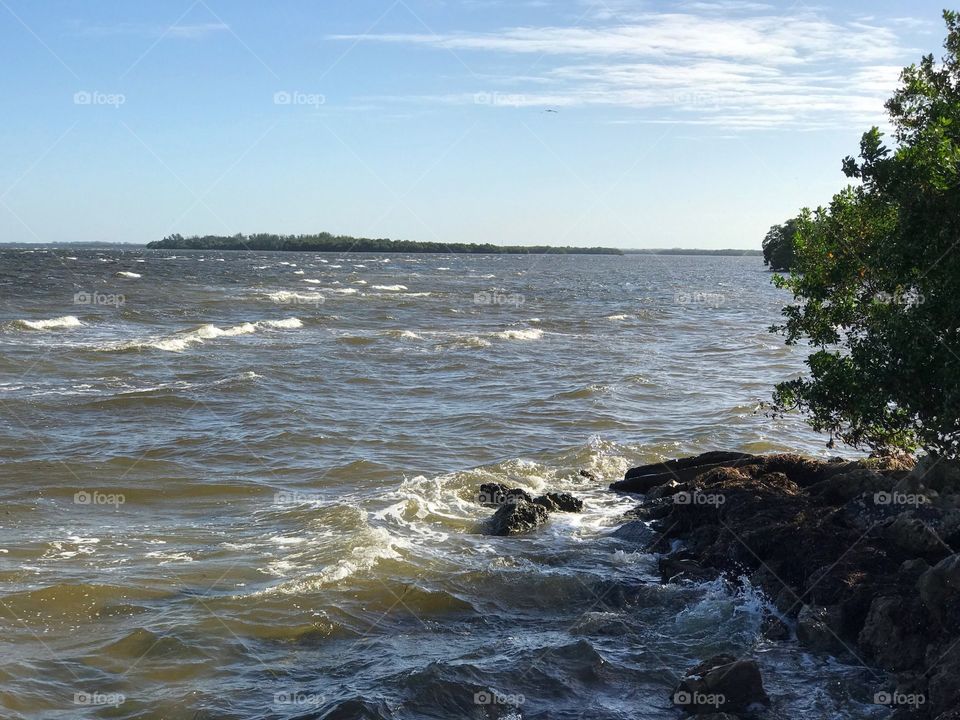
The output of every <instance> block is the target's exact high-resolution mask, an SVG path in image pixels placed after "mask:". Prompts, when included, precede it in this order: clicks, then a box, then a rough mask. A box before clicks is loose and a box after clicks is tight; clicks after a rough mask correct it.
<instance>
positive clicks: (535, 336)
mask: <svg viewBox="0 0 960 720" xmlns="http://www.w3.org/2000/svg"><path fill="white" fill-rule="evenodd" d="M493 335H494V337H498V338H502V339H503V340H539V339H540V338H542V337H543V330H540V329H539V328H524V329H522V330H504V331H502V332H498V333H494V334H493Z"/></svg>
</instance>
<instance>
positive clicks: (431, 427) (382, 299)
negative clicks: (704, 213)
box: [0, 250, 882, 720]
mask: <svg viewBox="0 0 960 720" xmlns="http://www.w3.org/2000/svg"><path fill="white" fill-rule="evenodd" d="M0 299H2V310H0V418H2V420H3V423H2V426H0V457H2V458H3V464H2V482H0V491H2V510H3V512H2V514H0V618H2V620H0V622H2V629H3V631H2V633H0V643H2V661H0V662H2V667H0V708H2V712H0V715H2V716H3V717H11V718H76V717H104V718H144V719H146V718H151V719H153V718H218V719H219V718H308V717H331V718H332V717H336V718H353V717H372V718H428V717H429V718H452V717H458V718H491V717H501V718H579V717H589V718H597V719H600V720H603V719H606V718H610V719H613V718H624V719H625V718H631V719H634V718H637V717H643V718H677V717H678V714H677V713H676V711H674V710H672V709H671V707H670V702H669V694H670V691H671V689H672V687H673V685H674V683H675V681H676V679H677V678H678V676H679V675H680V674H681V673H682V671H683V670H684V669H685V668H687V667H689V666H690V665H692V664H694V663H695V662H697V661H699V660H700V659H702V658H704V657H706V656H708V655H710V654H712V653H715V652H719V651H732V652H734V653H748V652H749V653H751V654H754V655H756V656H758V657H759V658H760V660H761V663H762V665H763V667H764V671H765V675H766V679H767V686H768V691H769V692H770V694H771V695H772V696H774V697H776V698H778V699H777V702H776V704H775V706H774V708H773V709H772V710H771V712H770V713H769V714H768V717H771V718H772V717H777V718H794V717H810V718H821V717H822V718H863V717H880V716H882V713H881V712H880V711H879V709H877V708H874V707H872V706H871V705H869V699H870V697H872V688H871V681H872V680H873V679H874V677H873V676H872V675H871V674H870V673H869V672H866V671H864V670H863V669H857V668H855V667H846V666H842V665H837V664H835V663H830V664H828V663H824V662H823V661H820V660H815V659H813V658H810V657H808V656H806V655H804V654H802V653H800V652H799V651H797V650H796V649H795V648H791V647H789V646H778V645H775V644H770V643H767V642H765V641H763V640H761V639H760V638H759V622H760V614H759V610H760V607H761V604H762V602H763V601H762V599H760V598H757V597H755V596H754V595H753V593H752V592H751V591H750V590H749V589H745V590H742V591H740V592H732V591H730V590H726V589H724V588H723V587H721V586H719V585H715V584H714V585H705V586H693V585H687V586H668V587H663V586H661V585H659V584H658V582H657V581H656V580H657V578H656V564H655V559H654V558H653V557H651V556H649V555H644V554H641V553H638V552H636V548H634V547H631V546H629V545H627V544H624V543H622V542H620V541H618V540H616V539H613V538H610V537H607V535H608V533H609V532H610V531H611V529H612V528H614V527H615V526H616V525H617V520H618V518H619V516H620V515H621V514H622V513H623V512H624V511H625V510H627V509H629V508H630V507H632V505H633V503H632V502H631V501H630V500H629V499H626V498H623V497H619V496H616V495H614V494H612V493H609V492H607V491H606V490H605V487H606V485H607V483H609V482H610V481H612V480H615V479H619V477H620V476H621V475H622V473H623V471H624V470H625V469H626V468H627V467H629V466H631V465H634V464H638V463H641V462H649V461H653V460H657V459H661V458H663V457H668V456H671V457H672V456H678V455H683V454H689V453H695V452H699V451H703V450H706V449H731V450H733V449H739V450H747V451H754V452H764V451H773V450H780V449H788V448H790V449H801V450H805V451H808V452H811V453H816V454H823V453H824V449H823V438H821V437H817V436H815V435H813V434H812V433H811V432H809V431H808V430H806V429H805V428H804V426H803V425H802V424H801V423H800V422H799V421H796V420H792V419H788V420H783V421H776V422H773V421H770V420H769V419H767V418H765V417H764V416H763V415H762V414H757V413H755V407H756V405H757V403H758V401H759V400H762V399H766V398H768V397H769V392H770V387H771V385H772V383H773V382H774V381H776V380H778V379H782V378H784V377H787V376H789V375H791V374H792V373H794V372H797V371H798V370H800V369H801V367H802V351H801V350H799V349H788V348H785V347H783V346H782V344H781V341H780V340H779V339H778V338H776V337H774V336H771V335H769V334H768V333H767V332H766V328H767V326H768V325H770V324H771V323H773V322H776V321H777V319H778V316H779V308H780V306H781V305H782V303H783V301H784V296H783V295H782V294H781V293H780V292H779V291H777V290H775V289H774V288H772V287H771V286H770V284H769V274H768V273H766V272H764V270H763V268H762V265H761V261H760V260H759V259H758V258H697V257H653V256H628V257H591V256H580V257H557V256H552V257H550V256H547V257H544V256H535V257H517V256H494V257H489V256H461V255H443V256H404V255H391V256H375V255H367V254H363V255H360V254H358V255H348V256H341V255H313V254H286V253H284V254H275V253H200V252H149V251H132V252H122V253H121V252H119V251H91V250H69V251H64V250H56V251H45V250H34V251H29V250H27V251H24V250H3V251H0ZM580 469H587V470H590V471H592V472H594V473H596V474H597V475H599V477H600V481H599V482H594V481H591V480H589V479H587V478H585V477H582V476H580V475H579V474H578V470H580ZM487 481H500V482H505V483H508V484H510V485H511V486H522V487H524V488H527V489H529V490H531V491H539V490H541V489H545V488H549V489H556V490H566V491H570V492H573V493H575V494H577V495H578V496H580V497H582V498H583V499H584V500H585V501H586V508H585V511H584V512H583V514H582V515H561V514H555V515H553V516H552V518H551V520H550V521H549V524H548V525H547V527H546V528H545V529H544V530H543V531H542V532H539V533H536V534H534V535H532V536H529V537H524V538H510V539H506V538H491V537H487V536H484V535H482V534H479V533H478V532H477V530H478V525H479V523H481V522H482V521H483V519H484V518H486V517H488V516H489V515H490V514H491V512H492V511H491V510H488V509H485V508H482V507H480V506H478V505H477V504H476V502H474V497H475V494H476V492H477V488H478V486H479V484H480V483H481V482H487ZM494 692H496V693H500V694H502V696H501V697H500V700H504V701H510V702H494V703H492V704H482V703H483V700H484V699H488V698H489V697H490V694H491V693H494ZM477 693H481V695H480V696H477ZM483 693H487V696H484V695H482V694H483ZM478 699H479V700H480V701H481V702H480V703H478V702H477V700H478ZM521 701H522V702H521Z"/></svg>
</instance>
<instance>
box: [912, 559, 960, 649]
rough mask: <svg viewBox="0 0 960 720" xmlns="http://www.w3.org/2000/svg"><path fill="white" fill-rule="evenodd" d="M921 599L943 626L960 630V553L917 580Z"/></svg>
mask: <svg viewBox="0 0 960 720" xmlns="http://www.w3.org/2000/svg"><path fill="white" fill-rule="evenodd" d="M917 590H918V591H919V593H920V601H921V602H922V603H923V606H924V608H925V609H926V611H927V613H928V614H929V615H930V617H931V618H933V621H934V622H935V623H936V624H937V625H938V626H940V627H942V628H949V629H951V630H955V631H956V630H960V555H951V556H950V557H947V558H944V559H943V560H941V561H940V562H939V563H937V564H936V565H935V566H934V567H932V568H930V569H929V570H927V571H926V572H924V573H923V574H922V575H921V576H920V579H919V580H918V581H917Z"/></svg>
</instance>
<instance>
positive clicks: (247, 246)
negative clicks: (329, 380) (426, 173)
mask: <svg viewBox="0 0 960 720" xmlns="http://www.w3.org/2000/svg"><path fill="white" fill-rule="evenodd" d="M147 247H148V248H150V249H152V250H257V251H271V250H291V251H299V252H307V251H314V252H407V253H481V254H495V253H508V254H513V255H528V254H543V253H549V254H551V255H553V254H558V255H567V254H580V255H622V254H623V251H622V250H617V249H615V248H602V247H593V248H581V247H551V246H548V245H529V246H527V245H491V244H490V243H483V244H482V245H477V244H473V243H471V244H467V243H441V242H416V241H412V240H387V239H386V238H377V239H372V238H355V237H350V236H348V235H331V234H330V233H319V234H318V235H269V234H266V233H259V234H255V235H240V234H239V233H238V234H237V235H232V236H229V237H227V236H222V235H204V236H203V237H198V236H194V237H189V238H185V237H183V236H182V235H170V236H168V237H165V238H164V239H163V240H156V241H154V242H151V243H147Z"/></svg>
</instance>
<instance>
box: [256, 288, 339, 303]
mask: <svg viewBox="0 0 960 720" xmlns="http://www.w3.org/2000/svg"><path fill="white" fill-rule="evenodd" d="M267 298H268V299H270V300H271V301H273V302H275V303H277V304H281V305H293V304H298V303H303V304H304V305H308V304H310V303H316V304H318V305H319V304H320V303H322V302H323V301H324V299H325V297H324V295H323V293H319V292H307V293H299V292H294V291H291V290H279V291H277V292H272V293H267Z"/></svg>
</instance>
